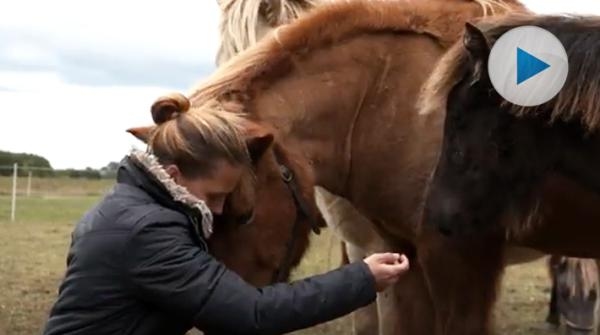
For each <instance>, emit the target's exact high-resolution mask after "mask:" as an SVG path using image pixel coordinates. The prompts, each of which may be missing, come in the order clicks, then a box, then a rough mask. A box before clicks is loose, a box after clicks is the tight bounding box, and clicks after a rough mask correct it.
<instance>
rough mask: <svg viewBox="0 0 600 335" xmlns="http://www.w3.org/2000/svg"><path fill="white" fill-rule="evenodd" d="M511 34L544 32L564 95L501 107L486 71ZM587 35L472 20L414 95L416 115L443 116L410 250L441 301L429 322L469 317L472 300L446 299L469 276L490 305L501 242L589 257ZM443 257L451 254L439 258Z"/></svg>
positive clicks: (594, 181)
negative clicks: (561, 64)
mask: <svg viewBox="0 0 600 335" xmlns="http://www.w3.org/2000/svg"><path fill="white" fill-rule="evenodd" d="M521 25H535V26H539V27H542V28H545V29H547V30H549V31H551V32H552V33H553V34H554V35H555V36H557V38H558V39H559V40H560V41H561V42H562V43H563V45H564V46H565V49H566V50H567V53H568V57H569V76H568V77H567V81H566V83H565V86H564V87H563V89H562V90H561V92H560V93H559V94H558V96H557V97H555V98H554V99H552V100H550V101H549V102H547V103H546V104H543V105H540V106H536V107H527V108H524V107H519V106H514V105H512V104H510V103H508V102H506V101H505V100H504V99H502V98H501V97H500V96H499V95H498V94H497V92H496V91H495V90H494V89H493V86H492V85H491V83H490V80H489V77H488V73H487V66H486V64H487V58H488V55H489V52H490V48H491V46H492V45H493V44H494V43H495V41H496V39H497V38H498V37H499V36H501V35H502V34H503V33H504V32H506V31H507V30H509V29H511V28H513V27H516V26H521ZM599 31H600V18H598V17H585V18H579V17H560V16H530V15H513V16H509V17H508V18H503V20H499V21H498V20H484V21H482V22H481V23H480V24H479V25H478V27H476V26H473V25H468V26H467V32H466V33H465V38H464V41H463V42H462V43H457V44H456V45H455V46H454V47H453V48H452V49H451V50H450V51H449V52H448V53H447V54H446V55H445V56H444V58H443V59H442V60H441V61H440V62H439V63H438V66H437V68H436V69H435V70H434V72H433V74H432V76H431V78H430V80H429V81H428V83H427V84H426V85H425V88H424V90H423V91H424V92H423V96H422V108H423V109H422V113H421V114H422V116H423V117H425V118H439V116H440V115H445V117H444V131H443V144H442V148H441V154H440V155H439V157H438V162H437V166H436V168H435V170H434V171H435V172H434V174H433V176H432V181H431V183H430V184H429V191H428V195H427V199H426V206H425V211H424V220H423V223H424V224H423V226H422V231H421V235H420V242H419V244H420V245H421V246H423V248H422V253H421V254H420V261H421V264H422V265H423V267H424V268H425V272H426V273H427V275H426V278H427V279H428V284H429V288H430V292H431V294H432V297H433V299H435V300H436V302H440V301H441V302H443V303H442V304H438V306H436V307H438V310H437V311H436V312H438V314H439V312H440V310H441V312H443V313H451V312H454V313H456V312H455V311H456V310H459V311H461V312H460V313H457V314H458V315H465V311H473V312H474V311H476V310H481V308H482V302H481V301H480V300H478V299H475V298H473V299H469V298H468V297H464V294H459V293H458V292H460V290H461V289H463V290H473V278H474V277H479V278H478V280H479V281H481V282H483V279H484V278H485V280H486V281H487V282H488V285H487V286H483V285H478V286H477V292H478V294H479V295H481V296H490V297H493V296H494V295H495V290H496V283H497V282H498V280H499V278H500V272H501V262H502V253H503V248H504V247H505V246H506V245H507V244H519V245H523V246H529V247H532V248H536V249H538V250H541V251H543V252H546V253H555V254H563V255H568V256H573V257H589V258H598V257H600V244H598V240H597V236H598V234H599V233H600V226H599V225H598V224H596V223H597V222H600V206H599V205H600V194H599V193H600V187H599V186H600V182H599V179H598V173H597V171H598V168H600V164H598V165H597V164H596V163H599V162H600V160H598V157H599V156H598V153H599V151H600V145H598V143H600V141H599V138H600V137H599V136H598V131H597V128H598V125H599V124H600V121H599V120H600V117H599V115H600V111H599V110H600V107H598V106H599V104H598V103H597V100H598V99H600V98H599V97H600V95H598V91H599V90H598V84H597V82H598V81H596V80H595V79H594V78H595V77H597V76H599V75H600V64H599V63H598V62H597V61H596V60H597V58H598V56H600V43H598V42H599V41H600V33H599ZM440 232H441V233H443V234H445V235H451V236H452V237H451V238H449V237H444V236H442V235H441V234H440ZM449 249H455V251H456V252H454V253H452V254H451V255H448V254H447V256H446V257H445V258H444V259H440V257H439V254H440V253H442V252H446V253H447V251H448V250H449ZM493 264H497V265H496V267H494V266H493ZM441 266H444V267H448V266H450V267H452V268H454V269H455V272H454V274H455V275H451V274H449V273H446V274H445V278H444V281H437V280H436V279H437V278H440V277H441V276H442V274H441V273H440V270H439V268H440V267H441ZM482 269H486V270H485V271H482ZM449 287H450V288H453V289H450V290H449V289H448V288H449ZM450 301H453V302H452V303H447V302H450ZM466 315H471V314H470V313H466ZM445 329H447V328H442V330H445ZM469 333H470V332H469Z"/></svg>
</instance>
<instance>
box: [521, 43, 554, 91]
mask: <svg viewBox="0 0 600 335" xmlns="http://www.w3.org/2000/svg"><path fill="white" fill-rule="evenodd" d="M549 67H550V65H548V63H546V62H544V61H542V60H540V59H538V58H537V57H535V56H533V55H532V54H530V53H529V52H527V51H525V50H523V49H521V48H517V85H519V84H520V83H522V82H524V81H525V80H527V79H529V78H531V77H533V76H535V75H536V74H538V73H540V72H542V71H544V70H545V69H547V68H549Z"/></svg>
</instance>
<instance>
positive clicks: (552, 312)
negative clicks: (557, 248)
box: [546, 255, 560, 327]
mask: <svg viewBox="0 0 600 335" xmlns="http://www.w3.org/2000/svg"><path fill="white" fill-rule="evenodd" d="M556 261H558V256H556V255H552V256H551V257H550V259H549V260H548V270H549V273H550V280H551V283H552V289H551V291H550V303H549V304H548V316H547V317H546V322H548V323H549V324H551V325H553V326H556V327H558V326H559V325H560V318H559V315H558V306H557V304H556V290H557V287H556V274H555V273H554V265H555V264H556Z"/></svg>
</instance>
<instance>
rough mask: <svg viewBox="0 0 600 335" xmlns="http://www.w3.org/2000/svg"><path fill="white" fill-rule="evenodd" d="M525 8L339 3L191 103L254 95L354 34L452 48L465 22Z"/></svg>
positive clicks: (284, 31)
mask: <svg viewBox="0 0 600 335" xmlns="http://www.w3.org/2000/svg"><path fill="white" fill-rule="evenodd" d="M508 8H522V7H521V5H520V4H519V3H518V2H516V1H514V0H505V1H500V0H472V1H467V0H447V1H440V2H425V1H423V2H420V1H418V2H405V1H403V0H371V1H368V0H363V1H360V0H347V1H334V2H329V3H326V4H323V5H320V6H317V7H315V8H314V9H313V10H311V11H310V12H308V13H307V14H306V15H303V16H301V17H300V18H299V19H297V20H295V21H293V22H291V23H289V24H287V25H283V26H280V27H279V28H277V29H275V30H274V31H272V32H271V33H269V34H268V35H267V36H265V37H264V38H263V39H261V40H260V41H258V42H257V44H255V45H254V46H252V47H250V48H249V49H246V50H245V51H242V52H241V53H239V54H237V55H236V56H234V57H232V58H231V59H230V60H229V61H227V62H226V63H225V64H223V65H221V66H220V67H219V68H218V69H217V70H216V71H215V72H214V73H213V75H212V76H211V77H209V78H208V79H207V80H205V81H204V82H202V83H201V84H199V85H197V86H196V87H194V88H192V90H191V92H189V94H188V96H189V97H190V101H191V102H192V105H198V104H202V103H204V102H205V101H210V100H213V99H217V100H220V99H221V98H223V97H224V96H225V95H227V94H230V93H234V94H238V95H239V96H241V97H244V96H247V95H249V94H250V87H251V84H252V83H253V82H254V81H255V80H256V79H257V78H258V77H260V76H261V75H264V74H265V73H271V72H273V69H275V68H279V67H281V66H282V65H283V64H285V62H286V61H289V60H290V59H291V58H292V57H293V56H295V55H298V54H302V53H308V52H310V50H311V49H315V48H319V47H321V46H323V45H327V44H330V43H332V42H335V41H340V40H343V39H347V38H351V37H352V36H355V35H358V34H361V33H369V32H380V31H391V32H402V31H411V32H415V33H421V34H428V35H430V36H433V37H434V38H436V39H437V40H438V41H439V43H440V44H442V45H444V46H450V45H452V43H454V41H455V40H456V39H457V38H458V37H459V36H460V34H461V31H462V29H463V26H462V25H457V24H456V22H464V21H466V20H469V19H472V18H474V17H481V16H482V15H483V14H489V13H491V12H494V13H501V12H504V11H506V10H507V9H508Z"/></svg>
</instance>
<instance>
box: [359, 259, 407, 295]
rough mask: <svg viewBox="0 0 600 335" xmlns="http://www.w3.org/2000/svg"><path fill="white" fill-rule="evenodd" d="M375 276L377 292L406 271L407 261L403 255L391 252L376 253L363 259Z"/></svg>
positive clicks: (394, 281) (392, 282) (395, 280)
mask: <svg viewBox="0 0 600 335" xmlns="http://www.w3.org/2000/svg"><path fill="white" fill-rule="evenodd" d="M364 261H365V263H367V265H368V266H369V269H371V273H372V274H373V276H374V277H375V286H376V289H377V292H381V291H383V290H385V288H386V287H388V286H389V285H392V284H394V283H396V282H397V281H398V279H399V278H400V275H402V274H403V273H404V272H406V271H408V268H409V262H408V258H407V257H406V256H405V255H401V254H395V253H391V252H386V253H376V254H372V255H371V256H369V257H367V258H365V259H364Z"/></svg>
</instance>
